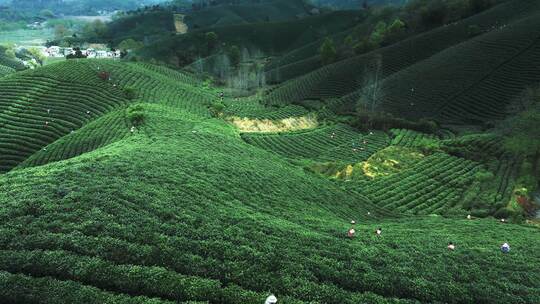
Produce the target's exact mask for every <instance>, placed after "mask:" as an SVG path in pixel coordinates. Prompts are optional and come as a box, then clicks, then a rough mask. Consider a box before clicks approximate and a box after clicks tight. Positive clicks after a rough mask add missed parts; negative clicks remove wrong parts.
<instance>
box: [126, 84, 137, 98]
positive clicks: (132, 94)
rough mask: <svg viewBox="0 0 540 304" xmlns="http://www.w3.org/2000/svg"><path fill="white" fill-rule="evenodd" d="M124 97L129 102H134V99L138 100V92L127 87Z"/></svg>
mask: <svg viewBox="0 0 540 304" xmlns="http://www.w3.org/2000/svg"><path fill="white" fill-rule="evenodd" d="M124 96H125V97H126V98H127V99H128V100H133V99H135V98H137V92H136V91H135V88H134V87H125V88H124Z"/></svg>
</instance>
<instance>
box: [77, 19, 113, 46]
mask: <svg viewBox="0 0 540 304" xmlns="http://www.w3.org/2000/svg"><path fill="white" fill-rule="evenodd" d="M106 33H107V26H106V25H105V23H104V22H103V21H101V20H99V19H96V20H94V21H92V22H90V23H88V24H86V25H85V26H84V28H83V33H82V34H83V36H84V37H85V39H87V40H88V41H93V40H96V39H97V38H99V37H104V36H105V34H106Z"/></svg>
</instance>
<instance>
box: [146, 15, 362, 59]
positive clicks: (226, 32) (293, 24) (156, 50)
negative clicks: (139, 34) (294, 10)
mask: <svg viewBox="0 0 540 304" xmlns="http://www.w3.org/2000/svg"><path fill="white" fill-rule="evenodd" d="M360 15H361V13H360V12H357V11H339V12H332V13H328V14H324V15H319V16H312V17H308V18H304V19H300V20H295V21H286V22H260V23H254V24H239V25H229V26H220V27H215V28H212V31H213V32H215V33H216V34H217V35H218V37H219V40H220V41H225V42H227V45H238V46H240V47H246V48H248V49H255V50H259V51H261V52H263V53H265V54H267V55H268V54H280V53H283V52H286V51H289V50H294V49H296V48H299V47H301V46H304V45H305V44H307V43H310V42H312V41H314V40H318V39H321V38H323V37H325V36H326V35H329V34H331V33H336V32H341V31H344V30H345V29H348V28H350V27H351V26H352V25H354V24H355V22H356V19H357V18H359V16H360ZM207 31H208V29H201V30H196V31H193V32H190V33H188V34H186V35H178V36H176V37H174V38H172V39H171V38H170V37H167V38H166V39H163V40H161V41H159V42H157V43H154V44H152V45H150V46H147V47H145V48H144V49H142V50H141V51H140V53H141V54H142V55H144V56H146V57H149V58H157V59H160V60H164V61H167V60H168V59H170V58H172V57H174V55H175V53H174V52H175V51H176V50H179V51H180V50H189V49H190V48H193V47H194V46H197V47H198V48H199V49H205V48H206V44H205V43H206V42H205V41H204V34H205V33H206V32H207Z"/></svg>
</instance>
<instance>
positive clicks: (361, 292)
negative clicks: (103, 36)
mask: <svg viewBox="0 0 540 304" xmlns="http://www.w3.org/2000/svg"><path fill="white" fill-rule="evenodd" d="M99 71H110V74H111V75H110V76H111V77H110V80H108V81H103V80H101V79H99V77H98V76H97V75H99V74H98V73H99ZM59 84H60V85H59ZM128 87H136V88H137V91H138V94H139V95H140V96H138V97H139V98H138V99H140V100H148V101H151V102H152V103H145V104H138V105H131V106H128V104H129V103H128V100H127V99H126V98H125V96H124V94H123V92H124V91H123V90H124V88H128ZM0 91H2V92H9V94H2V95H1V96H0V109H1V110H2V113H4V115H2V116H0V124H1V125H2V127H0V135H1V136H0V149H1V151H2V154H1V156H0V164H1V168H2V171H3V172H6V171H9V172H7V173H5V174H2V175H0V222H1V223H2V225H1V226H0V247H1V248H2V250H1V251H0V298H1V299H3V300H5V301H7V302H9V303H26V302H35V299H40V301H41V302H43V303H60V304H64V303H65V304H67V303H92V304H94V303H96V304H97V303H122V304H124V303H125V304H127V303H137V304H138V303H144V304H150V303H152V304H158V303H160V304H161V303H164V304H165V303H167V304H170V303H186V301H191V302H194V303H197V302H200V303H204V302H210V303H224V304H232V303H262V302H263V301H264V299H265V297H266V296H267V295H268V294H267V292H266V291H268V292H273V293H276V295H277V296H278V298H279V300H280V301H283V303H293V304H301V303H334V304H337V303H340V304H341V303H350V304H352V303H394V304H396V303H404V304H405V303H415V302H425V303H437V302H448V301H449V299H452V301H455V302H458V303H472V302H474V303H488V302H489V303H513V302H520V303H534V302H535V301H536V299H537V298H538V297H539V296H540V289H539V288H538V287H537V286H536V285H535V284H531V282H537V281H539V280H540V274H539V273H538V272H535V271H532V270H531V269H535V268H534V267H535V266H536V260H537V257H538V252H540V247H539V244H538V242H537V241H536V238H537V235H536V232H537V228H534V227H529V226H524V225H504V224H501V223H499V222H497V221H494V220H493V219H475V220H471V221H468V220H465V219H464V216H463V215H462V214H461V213H459V212H465V211H463V210H461V207H462V198H463V193H465V192H466V190H467V189H469V186H470V185H471V184H472V183H473V182H474V181H475V176H476V172H478V171H480V170H482V165H481V164H479V163H477V162H474V161H470V160H466V159H463V158H459V157H455V156H449V155H447V154H445V153H435V154H433V155H429V156H427V157H425V158H423V159H422V160H420V161H418V162H415V163H414V164H413V165H412V166H410V167H408V168H406V169H404V170H401V171H400V172H399V173H397V174H394V175H390V176H387V177H381V178H379V179H374V180H368V179H365V180H358V181H351V182H347V183H345V182H342V181H340V180H334V181H331V180H328V179H327V178H325V177H321V176H317V175H314V174H312V173H311V172H307V171H305V170H303V168H304V166H303V165H304V164H306V163H309V162H311V161H315V162H316V161H318V160H324V159H328V160H329V161H335V160H338V161H341V160H342V161H343V162H354V163H356V162H357V161H359V160H362V159H365V157H369V156H371V155H373V153H376V152H377V151H379V150H380V149H382V148H383V147H386V146H387V145H388V144H389V141H390V139H389V138H388V136H387V135H386V134H385V133H384V132H374V131H370V132H372V134H370V133H368V132H365V133H361V132H358V131H356V130H354V129H352V128H351V127H348V126H344V125H337V126H336V125H324V126H320V127H318V128H316V129H314V130H306V131H302V132H293V133H285V134H259V135H257V134H241V136H239V134H238V131H237V130H236V129H234V128H233V127H232V126H230V125H229V124H227V123H226V122H223V121H221V120H219V119H209V117H210V113H209V111H208V109H207V108H206V105H208V100H212V98H215V91H216V89H213V88H205V87H204V86H203V85H202V84H201V83H200V81H198V80H196V79H194V78H193V77H191V76H189V75H186V74H184V73H181V72H178V71H172V70H169V69H167V68H164V67H160V66H153V65H149V64H143V63H132V62H122V61H113V60H99V61H97V60H75V61H65V62H61V63H57V64H52V65H48V66H45V67H43V68H39V69H37V70H34V71H28V72H24V73H21V74H19V75H17V74H16V75H13V76H9V77H4V78H2V79H0ZM247 100H249V99H247ZM227 102H228V101H227ZM231 102H232V101H231ZM242 102H244V99H240V100H238V103H239V105H238V107H240V106H241V103H242ZM246 104H247V107H252V108H251V109H246V110H245V112H250V111H252V113H254V115H255V114H259V113H263V112H264V111H263V107H262V106H261V104H259V103H250V102H249V101H248V102H246ZM126 107H127V109H126ZM228 107H229V105H228V104H227V108H228ZM4 109H18V110H17V111H12V110H11V111H4ZM47 109H51V110H52V111H51V113H50V114H49V113H48V112H47ZM283 109H284V110H283V111H284V112H283V113H286V111H290V112H291V113H293V111H300V110H299V109H298V107H283ZM226 110H227V109H226ZM277 110H278V109H277V108H276V111H277ZM87 111H90V113H88V112H87ZM134 113H143V116H144V124H142V125H140V126H139V128H140V129H141V130H142V131H144V132H143V133H141V134H140V136H139V134H137V136H129V134H128V135H126V134H125V133H126V132H127V130H129V128H130V127H131V122H132V120H131V119H132V118H133V117H132V116H130V115H131V114H134ZM21 114H24V115H21ZM51 116H52V117H51ZM49 119H50V121H51V125H50V126H49V127H47V128H46V127H44V126H43V122H44V121H46V120H47V121H48V120H49ZM52 119H54V120H55V121H54V124H52ZM21 123H24V125H25V128H17V127H16V126H19V125H20V124H21ZM71 128H77V129H76V131H75V132H74V133H71V132H70V129H71ZM333 133H334V134H333ZM108 136H110V139H111V140H108V139H107V137H108ZM364 141H365V143H364ZM112 142H114V144H110V143H112ZM246 142H249V143H251V144H247V143H246ZM354 144H356V145H357V147H353V145H354ZM92 147H93V148H95V149H92ZM360 148H364V149H365V150H366V152H355V151H354V150H353V149H357V151H358V150H359V149H360ZM45 149H46V150H45ZM81 150H82V151H84V152H86V153H84V154H77V152H78V151H81ZM360 151H362V150H360ZM67 152H70V153H67ZM64 153H65V156H67V157H69V156H75V157H73V158H71V159H67V160H64V161H57V160H59V159H61V158H60V157H58V155H63V154H64ZM37 154H41V156H40V158H39V161H38V159H37V158H36V159H34V160H35V161H36V163H35V164H36V165H41V164H46V165H44V166H40V167H34V168H28V167H25V168H24V169H22V168H15V169H13V168H14V167H15V166H16V165H17V164H20V163H21V162H24V160H26V159H27V158H29V157H33V155H37ZM77 155H78V156H77ZM6 156H7V157H6ZM298 163H302V166H299V165H298ZM29 167H30V166H29ZM335 168H339V167H338V166H336V167H335ZM383 207H387V208H388V209H384V208H383ZM389 209H391V210H394V211H395V212H393V211H389ZM432 213H437V214H445V215H452V214H459V215H460V216H462V218H463V219H458V218H455V217H451V216H449V217H448V218H443V217H439V216H412V215H415V214H416V215H424V214H432ZM351 219H355V220H357V223H358V224H357V225H356V226H357V227H356V229H357V231H358V236H359V237H357V238H355V239H349V238H347V237H346V235H345V232H346V231H347V229H348V228H349V227H350V226H349V223H350V221H351ZM379 227H382V228H383V235H382V236H380V237H376V236H375V234H374V231H375V229H377V228H379ZM471 231H474V233H472V234H471ZM269 236H271V237H269ZM504 241H509V242H510V244H511V246H512V251H511V252H510V253H509V254H508V255H502V254H501V253H500V251H499V246H500V244H501V243H502V242H504ZM448 242H454V243H455V244H456V246H457V247H456V250H455V251H452V252H450V251H448V250H446V246H447V244H448ZM411 253H413V254H411ZM426 261H428V262H426ZM449 273H451V274H453V275H448V274H449ZM501 273H504V274H505V276H504V280H501ZM277 278H278V279H277ZM456 278H459V279H456ZM525 291H526V292H525ZM188 303H189V302H188Z"/></svg>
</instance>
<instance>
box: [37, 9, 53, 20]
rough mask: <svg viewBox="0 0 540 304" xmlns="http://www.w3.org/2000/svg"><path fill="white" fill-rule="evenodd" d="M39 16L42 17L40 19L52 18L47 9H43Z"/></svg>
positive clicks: (51, 13) (50, 12)
mask: <svg viewBox="0 0 540 304" xmlns="http://www.w3.org/2000/svg"><path fill="white" fill-rule="evenodd" d="M39 14H40V15H41V16H42V17H45V18H48V19H50V18H54V13H53V12H52V11H51V10H49V9H44V10H42V11H41V12H39Z"/></svg>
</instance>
